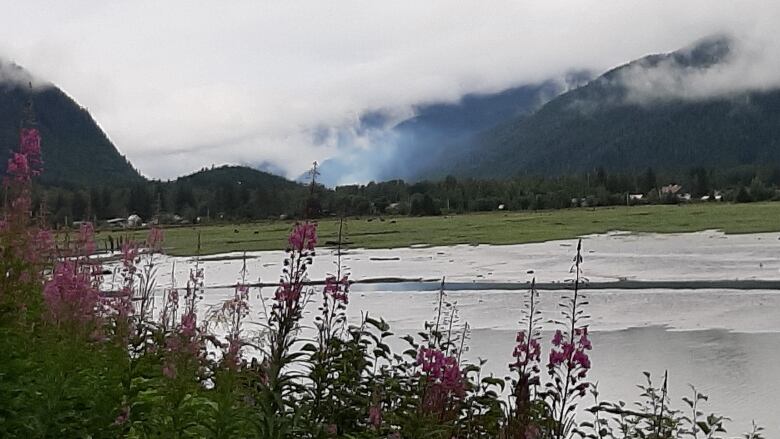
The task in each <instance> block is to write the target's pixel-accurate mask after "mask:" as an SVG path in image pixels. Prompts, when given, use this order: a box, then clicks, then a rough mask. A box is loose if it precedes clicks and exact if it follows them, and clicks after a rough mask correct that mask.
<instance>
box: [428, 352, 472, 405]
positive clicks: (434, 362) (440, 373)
mask: <svg viewBox="0 0 780 439" xmlns="http://www.w3.org/2000/svg"><path fill="white" fill-rule="evenodd" d="M417 365H418V366H420V367H421V368H422V371H423V373H426V374H427V375H428V377H429V378H431V379H432V380H433V382H434V383H435V384H440V385H441V386H442V387H443V390H444V391H445V392H447V393H453V394H456V395H461V394H462V393H463V392H464V390H465V389H464V386H463V379H462V378H463V376H462V373H461V370H460V365H459V364H458V360H457V359H456V358H455V357H452V356H448V355H445V354H444V352H442V351H440V350H438V349H435V348H421V349H420V351H419V352H418V353H417Z"/></svg>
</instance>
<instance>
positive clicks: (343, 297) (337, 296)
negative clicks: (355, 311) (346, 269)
mask: <svg viewBox="0 0 780 439" xmlns="http://www.w3.org/2000/svg"><path fill="white" fill-rule="evenodd" d="M324 292H325V294H326V295H329V296H331V297H332V298H333V300H335V301H337V302H341V303H343V304H345V305H346V304H348V303H349V296H348V293H349V278H348V276H343V277H342V278H341V280H339V279H336V276H328V277H326V278H325V289H324Z"/></svg>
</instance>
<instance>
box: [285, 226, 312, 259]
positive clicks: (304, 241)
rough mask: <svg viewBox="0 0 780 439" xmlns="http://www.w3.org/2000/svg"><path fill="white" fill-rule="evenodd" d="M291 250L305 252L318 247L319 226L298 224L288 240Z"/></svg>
mask: <svg viewBox="0 0 780 439" xmlns="http://www.w3.org/2000/svg"><path fill="white" fill-rule="evenodd" d="M287 242H288V243H289V245H290V249H291V250H294V251H297V252H302V251H304V250H309V251H312V250H314V246H316V245H317V224H316V223H309V222H305V223H296V224H295V226H294V227H293V230H292V232H290V236H289V238H288V239H287Z"/></svg>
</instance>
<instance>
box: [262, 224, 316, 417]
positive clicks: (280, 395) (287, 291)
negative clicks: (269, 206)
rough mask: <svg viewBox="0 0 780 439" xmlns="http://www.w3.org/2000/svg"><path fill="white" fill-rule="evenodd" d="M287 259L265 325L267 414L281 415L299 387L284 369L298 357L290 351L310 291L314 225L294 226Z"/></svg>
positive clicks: (294, 376)
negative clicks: (308, 271) (307, 287)
mask: <svg viewBox="0 0 780 439" xmlns="http://www.w3.org/2000/svg"><path fill="white" fill-rule="evenodd" d="M287 242H288V248H287V257H286V258H285V260H284V268H283V270H282V276H281V278H280V280H279V287H278V288H277V289H276V292H275V293H274V297H273V305H272V306H271V311H270V313H269V314H268V322H267V326H268V327H267V331H268V335H267V343H268V352H267V370H266V376H265V380H264V382H262V381H261V384H262V385H263V387H265V388H266V389H267V391H266V392H263V393H262V394H263V395H265V396H266V400H265V401H262V404H263V406H264V407H266V408H267V410H268V411H269V412H270V413H268V414H269V415H271V414H273V415H272V416H281V415H283V414H285V413H287V412H288V410H289V409H291V408H292V407H291V406H290V405H289V404H288V403H289V397H290V396H291V395H292V393H293V392H294V391H295V389H296V388H297V387H298V385H297V384H296V383H295V379H296V378H297V375H296V374H295V373H290V372H287V368H288V367H289V366H291V365H292V364H293V363H295V362H296V361H297V359H298V358H299V355H298V354H297V353H294V352H292V351H293V344H294V343H295V342H296V336H297V334H298V333H299V332H300V329H301V325H300V320H301V317H302V313H303V308H304V305H305V304H306V302H307V301H308V298H309V296H310V295H311V291H310V290H309V289H306V283H307V280H308V276H307V270H308V267H309V265H311V264H312V262H313V259H314V256H315V252H314V247H315V245H316V244H317V224H316V223H309V222H304V223H297V224H296V225H295V227H294V228H293V230H292V232H291V233H290V236H289V238H288V240H287Z"/></svg>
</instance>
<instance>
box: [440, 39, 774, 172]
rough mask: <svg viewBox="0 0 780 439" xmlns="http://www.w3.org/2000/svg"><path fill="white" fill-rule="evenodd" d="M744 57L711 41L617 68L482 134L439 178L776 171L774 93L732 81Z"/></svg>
mask: <svg viewBox="0 0 780 439" xmlns="http://www.w3.org/2000/svg"><path fill="white" fill-rule="evenodd" d="M743 50H744V48H743V47H740V44H739V42H738V41H736V40H734V39H732V38H730V37H727V36H717V37H711V38H707V39H704V40H702V41H700V42H698V43H697V44H695V45H692V46H691V47H687V48H684V49H681V50H678V51H676V52H672V53H668V54H658V55H650V56H646V57H643V58H641V59H638V60H636V61H633V62H631V63H628V64H625V65H623V66H620V67H617V68H615V69H612V70H610V71H608V72H606V73H605V74H603V75H601V76H600V77H598V78H596V79H594V80H593V81H591V82H589V83H588V84H587V85H585V86H583V87H580V88H577V89H575V90H571V91H569V92H566V93H563V94H561V95H560V96H558V97H556V98H555V99H552V100H551V101H550V102H548V103H546V104H545V105H543V106H542V107H541V108H539V109H538V110H537V111H536V112H534V113H533V114H531V115H527V116H523V117H518V118H515V119H514V120H512V121H509V122H506V123H503V124H501V125H500V126H498V127H496V128H493V129H489V130H486V131H484V132H483V133H481V134H480V135H479V136H477V140H476V141H475V142H474V144H473V145H471V148H469V149H467V150H465V151H464V152H462V153H461V154H460V156H459V157H456V158H455V159H454V160H453V161H452V162H451V164H450V165H449V166H446V165H445V166H444V169H443V170H444V172H446V173H452V174H454V175H459V176H470V177H485V178H501V177H508V176H513V175H517V174H548V175H549V174H564V173H570V172H589V171H591V170H594V169H596V168H598V167H603V168H605V169H608V170H616V171H632V170H641V169H646V168H648V167H653V168H656V169H665V170H685V169H690V168H692V167H697V166H703V167H708V168H720V169H724V168H729V167H737V166H741V165H756V164H766V163H777V162H778V161H780V140H778V139H780V91H779V90H778V88H776V85H773V82H764V81H762V80H761V78H747V79H748V80H753V79H755V80H753V83H752V85H751V83H750V81H748V82H747V85H745V84H746V83H745V81H736V80H735V79H738V73H739V72H741V71H746V70H747V68H746V65H747V64H745V61H746V56H747V55H749V52H747V51H743ZM745 52H747V55H746V53H745ZM774 82H776V81H774Z"/></svg>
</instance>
